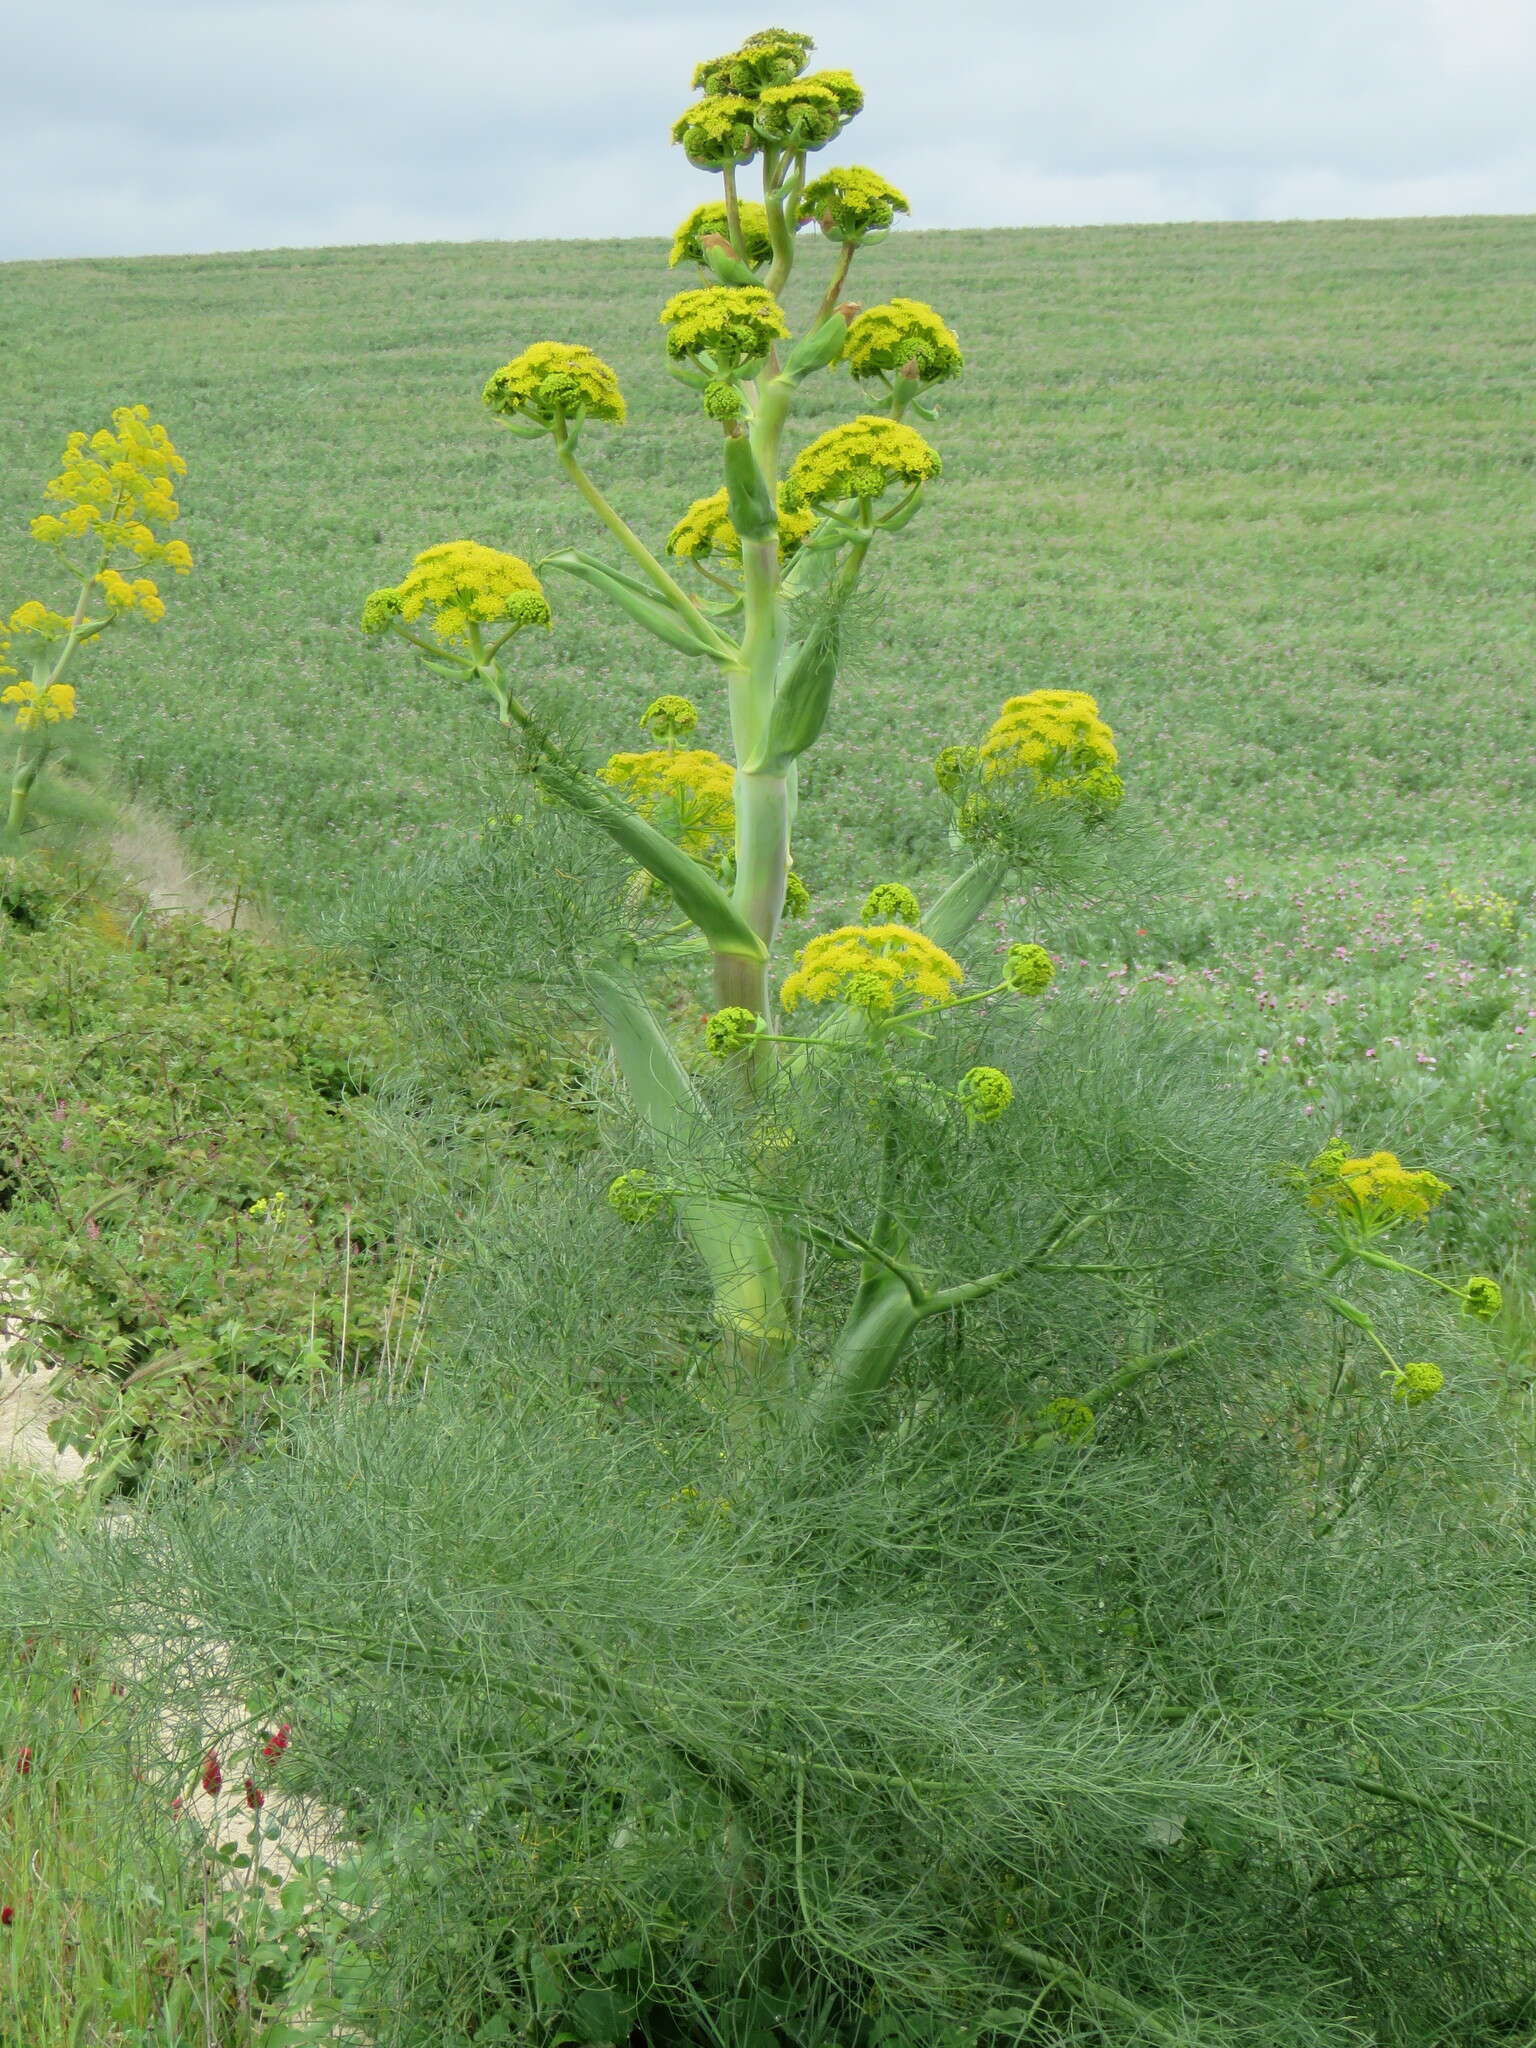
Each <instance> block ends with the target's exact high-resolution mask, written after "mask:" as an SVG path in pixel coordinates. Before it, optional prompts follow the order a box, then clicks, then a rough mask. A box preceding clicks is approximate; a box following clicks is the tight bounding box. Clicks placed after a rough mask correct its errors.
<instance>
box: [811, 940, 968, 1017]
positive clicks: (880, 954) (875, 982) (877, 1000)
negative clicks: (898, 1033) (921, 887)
mask: <svg viewBox="0 0 1536 2048" xmlns="http://www.w3.org/2000/svg"><path fill="white" fill-rule="evenodd" d="M795 963H796V964H795V971H794V973H793V974H791V975H789V976H787V978H786V979H785V982H784V986H783V988H782V989H781V990H780V992H779V999H780V1001H781V1002H782V1003H783V1005H784V1008H785V1009H786V1010H793V1009H796V1008H797V1007H798V1006H799V1005H800V1004H801V1003H847V1004H849V1005H850V1006H851V1007H852V1008H854V1009H859V1010H865V1011H867V1012H869V1013H870V1014H871V1015H872V1016H874V1015H878V1016H886V1015H889V1014H890V1013H891V1012H892V1011H893V1010H895V1008H896V1006H897V1004H898V1003H901V1002H906V1001H912V1002H917V1003H947V1002H949V1001H950V1000H951V999H952V997H953V996H954V993H955V990H956V989H957V988H958V987H959V985H960V983H961V981H962V980H963V979H964V974H965V971H964V969H963V968H962V967H961V965H960V963H959V961H958V960H953V959H951V958H950V956H949V954H948V953H946V952H945V951H944V949H943V947H942V946H936V945H935V944H934V943H933V941H932V939H929V938H925V937H924V935H923V934H922V933H921V932H919V931H914V930H913V929H912V928H911V927H910V926H909V925H904V924H875V925H857V924H849V925H841V926H839V928H838V929H837V930H836V931H831V932H823V933H822V934H821V935H820V936H819V937H817V938H814V939H811V940H810V941H808V943H807V944H806V945H804V946H803V947H802V948H801V949H800V951H799V952H798V953H797V954H796V955H795Z"/></svg>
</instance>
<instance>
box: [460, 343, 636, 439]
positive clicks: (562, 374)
mask: <svg viewBox="0 0 1536 2048" xmlns="http://www.w3.org/2000/svg"><path fill="white" fill-rule="evenodd" d="M482 396H483V398H484V400H485V403H486V404H487V405H488V406H489V407H490V409H491V411H492V412H494V413H499V414H500V415H501V416H502V417H503V418H504V419H514V418H517V419H526V420H529V421H531V422H533V424H535V425H536V426H541V427H549V428H553V427H554V426H555V425H556V424H557V422H560V421H570V420H582V419H590V420H608V421H610V422H611V423H612V424H613V425H614V426H621V425H622V424H623V421H624V395H623V393H622V392H621V391H620V390H619V380H618V378H617V377H616V376H615V375H614V374H613V372H612V370H610V369H609V367H608V365H607V364H606V363H605V362H604V361H603V359H602V357H601V356H599V355H594V353H593V352H592V350H591V349H589V348H586V347H584V346H583V345H582V344H581V343H580V342H574V341H536V342H535V343H534V344H533V346H532V347H531V348H525V349H524V350H523V352H522V354H521V355H520V356H514V357H513V358H512V360H511V362H510V363H504V364H503V365H502V367H501V368H500V369H499V370H498V371H497V372H496V373H495V375H494V376H493V377H491V378H490V379H489V380H488V382H487V383H486V387H485V390H484V392H483V393H482Z"/></svg>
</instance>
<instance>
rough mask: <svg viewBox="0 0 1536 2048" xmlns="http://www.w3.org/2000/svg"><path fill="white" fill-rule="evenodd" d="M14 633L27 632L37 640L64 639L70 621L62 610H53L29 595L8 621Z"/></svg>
mask: <svg viewBox="0 0 1536 2048" xmlns="http://www.w3.org/2000/svg"><path fill="white" fill-rule="evenodd" d="M6 623H7V624H8V625H9V627H10V629H11V631H12V632H13V633H26V634H28V635H30V636H31V637H32V638H33V639H37V640H62V639H64V637H65V636H66V634H67V633H68V632H69V621H68V619H66V618H65V616H64V614H63V613H62V612H51V611H49V609H48V607H47V605H45V604H41V603H39V601H38V600H37V599H36V598H35V597H29V598H28V599H27V601H26V603H25V604H19V605H17V607H16V609H15V611H13V612H12V613H11V616H10V618H9V619H8V620H7V622H6Z"/></svg>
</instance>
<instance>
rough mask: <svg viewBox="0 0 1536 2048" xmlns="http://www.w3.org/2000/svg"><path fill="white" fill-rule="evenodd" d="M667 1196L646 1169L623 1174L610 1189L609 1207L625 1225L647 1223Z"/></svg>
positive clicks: (637, 1169)
mask: <svg viewBox="0 0 1536 2048" xmlns="http://www.w3.org/2000/svg"><path fill="white" fill-rule="evenodd" d="M665 1200H666V1196H665V1194H664V1193H663V1192H662V1190H661V1189H660V1188H659V1187H657V1185H656V1182H655V1180H654V1179H653V1178H652V1177H651V1175H650V1174H648V1173H647V1172H646V1171H645V1169H644V1167H642V1166H637V1167H633V1168H631V1170H630V1171H629V1172H628V1173H621V1174H620V1175H619V1176H618V1178H617V1179H616V1180H614V1181H613V1182H611V1183H610V1185H609V1188H608V1206H609V1208H610V1209H611V1210H612V1211H613V1213H614V1214H615V1215H616V1216H618V1217H619V1218H621V1219H622V1221H624V1222H625V1223H647V1222H649V1221H650V1219H651V1217H653V1216H654V1215H655V1214H656V1213H657V1211H658V1210H659V1209H660V1208H661V1206H662V1204H663V1203H664V1202H665Z"/></svg>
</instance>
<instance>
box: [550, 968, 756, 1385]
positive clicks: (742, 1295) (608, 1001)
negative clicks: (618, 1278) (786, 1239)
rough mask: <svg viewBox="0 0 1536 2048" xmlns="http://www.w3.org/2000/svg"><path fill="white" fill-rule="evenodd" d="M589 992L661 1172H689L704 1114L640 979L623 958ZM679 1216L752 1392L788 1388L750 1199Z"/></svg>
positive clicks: (592, 977) (694, 1205) (597, 975)
mask: <svg viewBox="0 0 1536 2048" xmlns="http://www.w3.org/2000/svg"><path fill="white" fill-rule="evenodd" d="M586 987H587V993H588V995H589V996H590V998H591V1001H592V1004H593V1007H594V1008H595V1009H596V1011H597V1013H598V1015H599V1017H601V1019H602V1021H603V1024H604V1026H605V1028H606V1030H607V1032H608V1037H609V1040H610V1042H611V1043H612V1046H613V1049H614V1053H615V1056H616V1057H617V1059H618V1062H619V1068H620V1071H621V1072H622V1074H623V1076H624V1080H625V1084H626V1086H627V1087H628V1090H629V1094H630V1097H631V1100H632V1101H633V1102H634V1104H635V1107H636V1109H637V1110H638V1111H639V1112H640V1115H641V1116H642V1117H643V1118H644V1120H645V1123H646V1125H647V1126H648V1128H649V1129H650V1131H651V1133H652V1135H653V1136H654V1137H655V1139H656V1141H657V1145H658V1148H659V1150H660V1152H661V1155H662V1157H661V1163H662V1166H663V1169H664V1170H665V1168H666V1166H667V1165H668V1164H669V1163H672V1164H675V1165H677V1166H678V1167H680V1168H681V1169H682V1170H683V1172H684V1173H691V1172H692V1171H694V1170H695V1162H696V1156H697V1151H698V1147H699V1144H700V1141H701V1139H702V1138H704V1137H705V1136H706V1132H707V1125H708V1112H707V1111H706V1109H705V1107H704V1104H703V1102H702V1101H701V1100H700V1097H699V1094H698V1091H697V1090H696V1089H695V1088H694V1086H693V1083H692V1082H691V1081H690V1080H689V1078H688V1076H687V1074H686V1073H684V1071H683V1068H682V1065H681V1063H680V1062H679V1060H678V1058H677V1055H676V1053H675V1052H674V1051H673V1050H672V1046H671V1043H670V1041H669V1040H668V1038H667V1036H666V1033H665V1032H664V1031H663V1030H662V1028H661V1026H660V1024H659V1023H658V1022H657V1019H656V1017H655V1015H654V1013H653V1012H652V1010H651V1007H650V1005H649V1003H647V1002H646V1000H645V997H644V994H643V993H642V992H641V990H640V987H639V985H638V983H637V982H636V981H635V979H634V977H633V975H632V974H631V973H630V972H629V971H628V969H627V967H625V966H624V965H622V964H614V965H612V966H609V967H606V968H602V969H594V970H593V971H592V972H590V973H589V974H588V975H587V977H586ZM678 1214H679V1217H680V1220H681V1222H682V1225H683V1228H684V1230H685V1231H686V1232H687V1235H688V1238H689V1241H690V1242H691V1243H692V1245H693V1247H694V1249H695V1251H696V1252H697V1253H698V1255H699V1257H700V1259H701V1260H702V1261H703V1264H704V1267H705V1269H706V1271H707V1272H708V1274H709V1277H710V1282H711V1284H712V1286H713V1288H714V1296H715V1314H716V1318H717V1320H718V1321H719V1322H720V1324H721V1326H722V1328H723V1329H724V1330H725V1331H726V1332H727V1334H728V1336H729V1337H730V1339H731V1341H732V1348H733V1352H734V1355H735V1357H736V1359H737V1362H738V1363H739V1364H741V1365H743V1366H744V1367H746V1368H748V1369H749V1370H750V1373H751V1377H752V1383H753V1391H754V1393H756V1394H758V1395H762V1396H767V1397H771V1396H773V1395H774V1394H776V1393H778V1392H780V1391H782V1390H783V1389H784V1387H785V1386H787V1383H788V1380H787V1375H788V1348H789V1342H790V1336H791V1332H790V1328H789V1318H788V1315H787V1313H786V1311H785V1304H784V1294H783V1288H782V1286H781V1284H780V1280H779V1271H778V1263H777V1261H776V1259H775V1257H774V1248H773V1240H772V1236H771V1233H770V1229H769V1226H768V1222H767V1218H766V1217H765V1216H764V1215H763V1214H762V1212H761V1211H760V1210H757V1209H755V1208H754V1207H752V1206H751V1205H750V1204H748V1203H741V1202H721V1201H716V1200H711V1199H710V1197H709V1196H707V1195H694V1194H688V1193H685V1194H683V1195H682V1196H681V1197H680V1198H679V1201H678Z"/></svg>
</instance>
